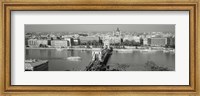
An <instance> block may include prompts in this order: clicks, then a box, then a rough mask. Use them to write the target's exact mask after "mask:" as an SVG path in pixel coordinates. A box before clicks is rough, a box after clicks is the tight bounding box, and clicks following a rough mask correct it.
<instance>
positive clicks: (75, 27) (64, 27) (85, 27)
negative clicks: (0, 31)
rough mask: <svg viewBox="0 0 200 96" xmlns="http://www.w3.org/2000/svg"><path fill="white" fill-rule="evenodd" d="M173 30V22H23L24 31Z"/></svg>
mask: <svg viewBox="0 0 200 96" xmlns="http://www.w3.org/2000/svg"><path fill="white" fill-rule="evenodd" d="M117 28H119V29H120V30H121V31H126V32H172V33H174V32H175V24H25V32H110V31H114V30H116V29H117Z"/></svg>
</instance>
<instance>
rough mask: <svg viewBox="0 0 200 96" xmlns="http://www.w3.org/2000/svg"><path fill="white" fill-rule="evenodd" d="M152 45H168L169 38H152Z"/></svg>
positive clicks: (150, 41)
mask: <svg viewBox="0 0 200 96" xmlns="http://www.w3.org/2000/svg"><path fill="white" fill-rule="evenodd" d="M149 45H150V46H165V45H167V38H150V39H149Z"/></svg>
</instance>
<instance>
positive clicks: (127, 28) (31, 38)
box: [24, 24, 175, 71]
mask: <svg viewBox="0 0 200 96" xmlns="http://www.w3.org/2000/svg"><path fill="white" fill-rule="evenodd" d="M24 27H25V30H24V34H25V37H24V40H25V42H24V44H25V46H24V48H25V49H24V52H25V57H24V58H25V60H24V71H175V24H25V25H24Z"/></svg>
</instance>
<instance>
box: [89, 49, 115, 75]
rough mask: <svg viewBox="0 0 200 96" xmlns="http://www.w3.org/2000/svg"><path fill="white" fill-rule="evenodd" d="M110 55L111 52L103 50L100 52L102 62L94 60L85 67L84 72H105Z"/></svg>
mask: <svg viewBox="0 0 200 96" xmlns="http://www.w3.org/2000/svg"><path fill="white" fill-rule="evenodd" d="M111 55H112V50H109V49H104V50H102V61H100V60H98V59H97V60H94V61H91V62H90V64H89V65H88V66H87V67H86V69H85V71H106V69H107V66H106V65H107V62H108V60H109V58H110V56H111Z"/></svg>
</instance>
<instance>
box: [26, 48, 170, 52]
mask: <svg viewBox="0 0 200 96" xmlns="http://www.w3.org/2000/svg"><path fill="white" fill-rule="evenodd" d="M26 49H43V50H46V49H47V50H48V49H55V50H58V51H62V50H81V51H100V50H101V48H77V47H76V48H30V47H26ZM113 51H116V52H133V51H141V52H154V51H164V52H165V51H166V50H165V49H160V48H159V49H144V48H140V49H136V48H126V49H113Z"/></svg>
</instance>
